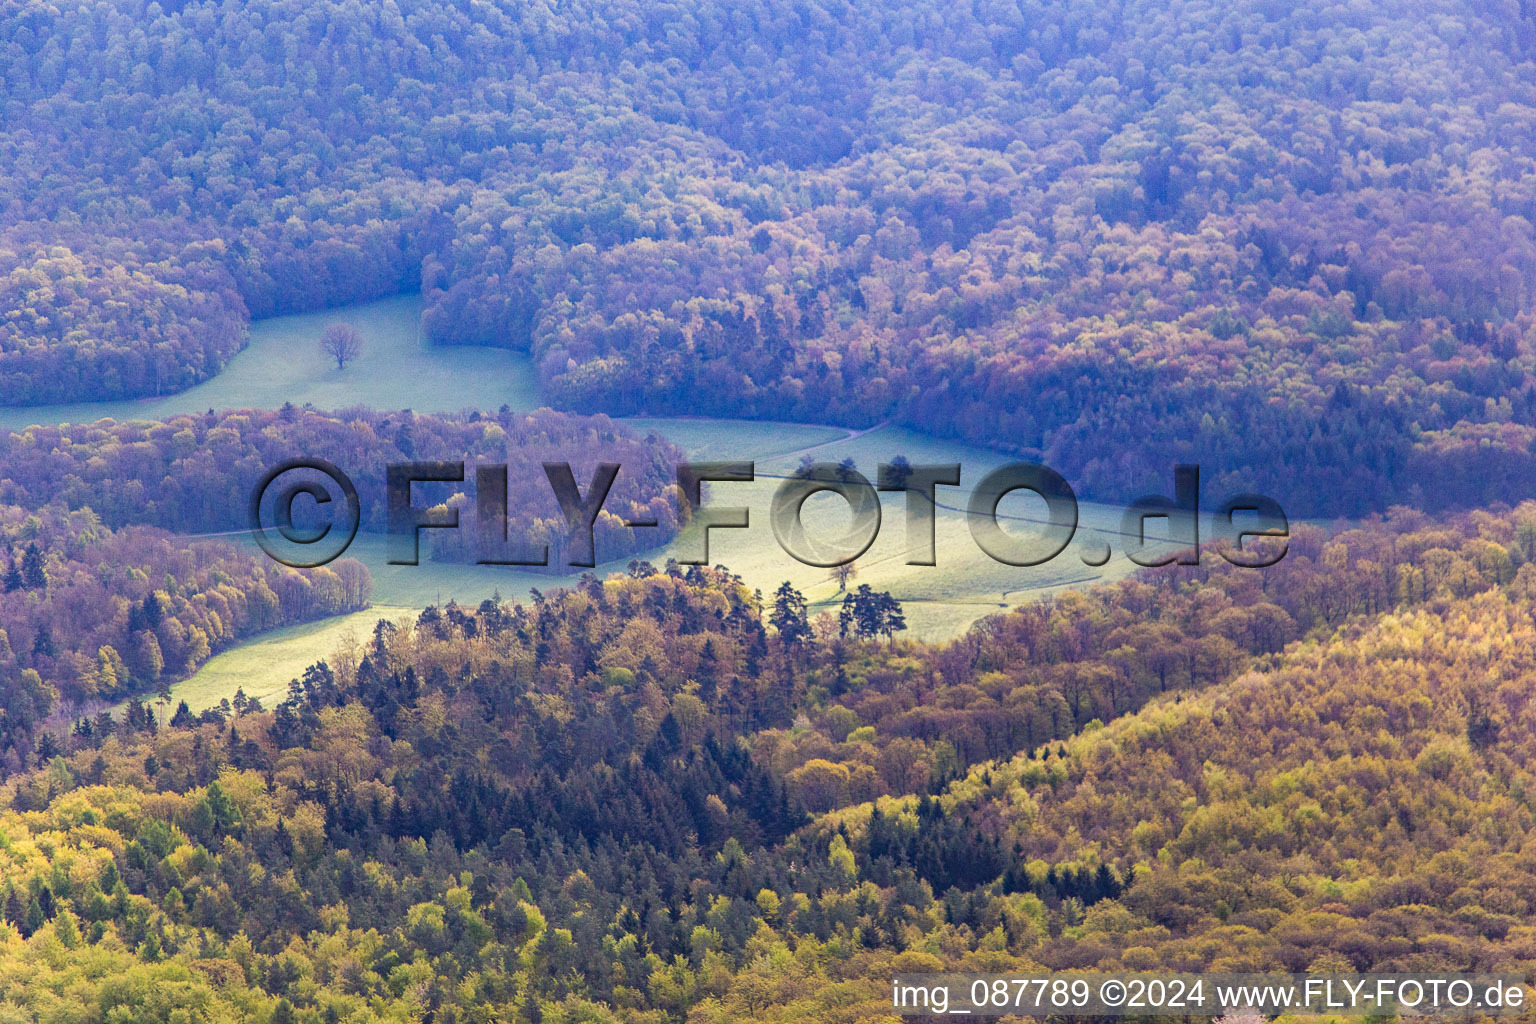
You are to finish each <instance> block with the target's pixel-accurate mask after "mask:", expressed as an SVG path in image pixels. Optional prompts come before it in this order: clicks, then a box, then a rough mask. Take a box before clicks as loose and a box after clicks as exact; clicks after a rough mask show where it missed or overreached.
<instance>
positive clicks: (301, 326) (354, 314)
mask: <svg viewBox="0 0 1536 1024" xmlns="http://www.w3.org/2000/svg"><path fill="white" fill-rule="evenodd" d="M420 307H421V304H420V300H419V298H418V297H416V296H397V297H395V298H390V299H385V300H382V301H378V302H371V303H365V304H362V305H357V306H352V307H348V308H344V309H335V310H329V311H326V312H323V313H313V314H304V315H298V316H285V317H276V318H274V319H271V320H265V321H261V322H258V323H256V324H254V325H252V327H251V336H250V343H249V345H248V346H247V347H246V348H245V350H243V351H242V352H241V353H240V354H239V355H237V356H236V357H235V358H234V359H233V360H232V361H231V362H230V364H229V366H228V367H226V368H225V370H224V372H223V373H221V374H219V375H218V376H217V377H215V378H214V379H213V380H210V381H208V382H206V383H204V384H201V385H198V386H197V387H195V388H192V389H190V390H188V391H185V392H182V393H180V394H177V395H172V396H168V397H166V398H161V399H150V400H142V401H131V402H102V403H87V404H79V405H59V406H35V407H29V408H7V409H0V428H7V429H19V428H21V427H24V426H26V425H28V424H32V423H61V422H81V421H86V422H90V421H94V420H97V419H100V418H102V417H107V416H110V417H113V418H116V419H127V418H158V417H164V416H171V415H175V414H178V413H184V412H198V411H202V410H205V409H209V408H215V409H220V408H275V407H277V406H280V405H282V404H283V403H284V402H293V403H294V404H296V405H302V404H304V403H306V402H307V403H313V404H314V405H315V406H316V407H319V408H322V409H339V408H346V407H348V406H353V405H368V406H372V407H374V408H385V409H398V408H411V409H415V410H417V411H419V412H456V411H459V410H461V409H470V408H478V409H496V408H499V407H500V406H502V405H504V404H505V405H509V406H511V407H512V408H514V409H533V408H537V407H539V406H540V405H541V404H542V402H541V400H540V397H539V393H538V388H537V383H536V379H535V374H534V371H533V368H532V365H531V363H530V361H529V359H528V357H527V356H525V355H522V354H519V353H513V352H510V351H507V350H503V349H490V348H457V347H440V346H432V345H428V344H425V343H424V342H422V341H421V340H420V338H419V336H418V334H419V332H418V330H417V322H418V318H419V315H420ZM341 321H344V322H347V323H350V324H352V325H353V326H355V327H357V328H358V330H359V331H361V332H362V334H363V337H364V341H365V347H364V351H363V354H362V355H361V356H360V357H359V358H358V359H357V360H356V361H355V362H353V363H351V364H349V365H348V366H347V368H346V369H345V370H340V371H338V370H337V369H336V368H335V366H334V365H332V364H327V362H326V359H325V357H324V356H323V355H322V354H321V352H320V350H319V345H318V339H319V337H320V333H321V331H322V330H324V328H325V327H326V325H328V324H331V323H335V322H341ZM624 422H627V423H629V425H630V426H631V427H633V428H634V429H635V430H636V431H638V432H640V433H642V434H644V433H647V432H652V431H654V432H656V433H658V434H661V435H663V436H665V437H667V438H669V439H671V440H672V441H674V442H676V443H677V444H678V445H679V446H680V447H682V448H683V449H684V451H686V452H687V453H688V455H689V457H690V458H693V459H696V460H732V461H747V460H751V461H754V462H755V463H756V471H757V475H758V476H757V479H756V480H755V481H754V482H752V483H746V484H734V483H722V484H715V485H712V492H711V497H710V502H711V503H712V504H716V505H726V506H729V505H742V506H746V507H747V508H748V509H750V517H751V526H750V528H749V529H746V530H716V531H714V532H713V534H712V536H711V538H710V561H711V562H712V563H714V564H717V565H725V566H728V567H729V568H730V569H731V570H732V571H734V572H736V573H738V574H740V575H741V577H742V578H743V579H744V580H746V581H747V583H748V584H749V585H750V586H753V587H755V588H758V589H760V590H761V591H762V592H763V594H764V595H765V597H767V596H771V594H772V592H773V591H774V589H776V588H777V587H778V585H779V584H780V583H782V582H783V581H785V580H788V581H790V582H791V583H792V584H793V585H794V586H795V587H797V588H798V589H800V590H801V591H802V592H804V593H805V595H806V597H807V599H808V600H809V601H810V602H811V604H812V610H813V612H820V611H835V610H836V608H837V606H838V603H839V602H840V600H841V594H840V593H839V591H838V587H837V584H836V583H835V582H834V581H833V580H832V578H831V575H830V572H829V570H826V569H820V568H815V567H812V566H807V565H803V564H801V563H800V562H798V561H797V560H795V559H794V558H792V557H791V556H789V555H788V554H786V553H785V552H784V551H783V550H782V549H781V548H780V546H779V544H778V543H777V541H776V540H775V538H774V535H773V531H772V529H771V527H770V524H769V517H768V512H769V508H770V504H771V502H772V499H773V495H774V492H775V490H776V489H777V488H778V487H779V485H780V484H781V483H782V481H783V478H784V477H786V476H788V475H789V474H790V473H791V472H793V471H794V469H795V468H796V466H797V465H798V463H799V460H800V458H801V457H802V456H803V455H806V454H809V455H810V456H811V457H812V458H814V459H815V460H817V461H828V462H838V461H840V460H842V459H844V458H852V459H853V460H854V461H855V463H856V465H857V467H858V468H859V470H860V471H861V472H863V473H864V474H865V475H866V476H867V477H868V478H870V479H871V480H873V479H875V476H876V472H877V466H878V464H879V463H880V462H882V461H889V460H891V459H892V458H894V457H895V456H897V455H904V456H906V457H907V459H908V460H910V461H911V462H912V463H913V464H922V463H955V462H958V463H960V464H961V466H962V467H963V475H962V478H961V486H960V487H957V488H941V489H940V492H939V510H938V516H937V525H936V548H937V562H938V564H937V565H934V566H913V565H908V564H906V563H907V560H908V552H907V544H906V511H905V496H904V495H901V494H882V495H881V507H882V525H881V528H880V532H879V535H878V537H877V539H876V541H875V543H874V544H873V546H872V547H871V548H870V549H869V550H868V551H867V552H866V553H865V554H864V555H863V556H861V557H860V558H859V559H858V560H857V561H856V563H855V566H856V568H857V575H856V577H855V578H854V580H853V581H852V583H851V585H852V586H857V585H858V584H860V583H868V584H869V585H870V586H872V587H874V588H875V589H877V590H888V591H890V592H891V593H892V594H894V595H895V596H896V597H897V598H899V599H900V600H901V601H902V602H903V604H904V605H905V607H906V613H907V622H908V625H909V631H908V632H907V634H906V635H907V636H908V637H914V638H921V639H930V640H932V639H945V638H948V637H951V636H954V635H956V634H958V633H960V632H962V631H963V630H965V629H966V628H967V627H969V626H970V625H971V624H972V623H973V622H975V621H976V620H977V619H979V618H981V617H982V616H985V615H989V614H992V613H994V612H997V611H1000V610H1002V609H1005V608H1008V607H1011V606H1013V605H1017V604H1020V603H1023V602H1026V601H1029V600H1032V599H1035V598H1037V597H1041V596H1045V595H1047V594H1050V593H1052V592H1055V591H1058V590H1062V589H1065V588H1070V587H1081V586H1084V585H1088V584H1091V583H1095V582H1101V581H1106V580H1113V579H1118V578H1120V577H1123V576H1125V575H1127V574H1128V573H1129V572H1130V571H1132V570H1134V569H1135V566H1134V565H1132V564H1131V563H1130V562H1129V560H1128V559H1126V558H1125V557H1124V554H1123V550H1122V549H1123V545H1122V544H1121V543H1119V538H1118V537H1116V536H1115V535H1114V534H1115V531H1117V530H1118V527H1119V517H1120V511H1119V509H1116V508H1110V507H1106V506H1101V505H1090V504H1086V503H1085V504H1083V505H1082V506H1081V509H1080V524H1079V529H1078V533H1077V536H1076V538H1075V539H1074V541H1073V543H1072V545H1071V546H1070V547H1069V548H1068V549H1067V550H1066V551H1065V552H1063V553H1062V554H1061V555H1060V556H1058V557H1057V558H1055V559H1053V560H1052V561H1051V562H1049V563H1047V564H1045V565H1041V566H1037V567H1033V568H1016V567H1013V566H1009V565H1004V564H1001V563H999V562H995V561H993V560H992V559H991V558H990V557H989V556H987V555H986V554H985V553H984V552H983V551H982V550H981V549H980V548H979V547H977V545H976V543H975V541H974V540H973V539H972V538H971V534H970V530H969V528H968V525H967V516H966V513H965V511H964V508H965V503H966V501H967V499H968V497H969V494H970V491H971V489H972V488H973V487H974V486H975V484H976V482H977V481H978V480H980V479H981V477H982V476H983V475H984V474H985V473H986V472H987V470H989V469H990V468H992V467H994V466H996V465H999V464H1000V463H1002V462H1004V461H1007V459H1006V457H1005V456H1002V455H1000V454H998V453H997V452H993V451H989V450H986V449H982V448H975V447H971V446H968V445H962V444H956V443H954V442H950V441H945V440H942V439H939V438H934V437H929V436H926V435H922V434H917V433H913V432H911V431H907V430H902V429H899V428H895V427H889V426H886V427H879V428H876V429H874V430H870V431H862V432H856V431H850V430H846V429H844V428H841V427H833V426H825V425H819V424H796V423H769V422H755V421H745V420H708V419H693V418H635V419H630V420H627V421H624ZM1042 509H1043V506H1041V507H1040V508H1031V507H1030V506H1029V504H1028V503H1027V502H1026V500H1025V499H1023V498H1017V497H1010V498H1009V499H1006V500H1005V501H1004V503H1003V505H1002V507H1001V508H1000V510H999V511H1000V513H1001V514H1002V516H1004V517H1005V518H1007V517H1022V518H1023V519H1025V520H1027V519H1028V518H1029V517H1031V516H1039V515H1041V514H1042ZM803 522H804V524H805V527H806V530H807V533H808V534H809V535H810V536H813V537H823V538H825V537H836V536H839V535H841V534H842V533H843V532H844V531H845V530H846V528H847V525H848V523H849V522H850V515H849V513H848V509H847V505H846V504H845V503H844V502H843V501H842V500H841V499H840V498H837V497H836V496H833V495H818V496H817V497H814V498H812V499H811V500H809V501H808V502H807V503H806V504H805V507H804V516H803ZM1009 529H1010V532H1018V533H1019V535H1020V536H1021V537H1022V536H1027V535H1028V534H1029V533H1030V532H1031V531H1032V530H1033V529H1034V527H1032V526H1031V525H1030V524H1029V523H1028V522H1027V521H1015V522H1013V523H1012V524H1011V525H1010V527H1009ZM233 539H235V540H236V541H237V542H239V541H240V538H233ZM1106 541H1107V542H1109V545H1110V550H1111V551H1112V553H1113V557H1111V559H1110V561H1109V562H1108V563H1107V564H1105V565H1103V566H1100V567H1097V568H1093V567H1089V566H1087V565H1085V564H1084V562H1083V556H1084V554H1085V553H1091V552H1093V551H1095V550H1102V548H1103V546H1104V543H1105V542H1106ZM696 546H697V538H696V537H694V536H691V535H689V534H686V533H685V534H684V536H682V537H680V538H678V539H677V540H676V541H675V542H674V543H673V544H672V545H670V546H669V547H667V548H666V549H664V550H661V551H657V552H654V553H653V554H652V555H651V556H650V559H651V561H652V562H654V563H655V564H656V565H658V566H660V565H661V564H662V563H663V562H665V560H666V559H667V558H668V557H670V556H673V555H675V554H677V553H679V552H680V551H682V550H689V551H692V550H696ZM347 554H348V555H349V556H350V557H355V558H358V559H359V560H361V561H362V562H363V563H364V564H365V565H367V566H368V568H369V570H370V571H371V572H372V573H373V579H374V595H373V599H374V601H375V602H376V604H377V607H376V608H375V609H373V610H370V611H366V612H358V613H355V614H352V615H346V616H341V617H338V618H336V619H332V620H327V621H324V622H318V623H311V624H308V625H304V626H295V627H290V628H287V629H281V630H277V631H274V632H272V633H269V634H266V635H264V636H261V637H259V638H257V639H255V640H252V641H250V642H248V643H246V644H244V645H242V646H240V647H238V648H235V649H233V650H229V651H225V652H224V653H222V654H220V655H219V656H217V657H215V658H213V659H212V660H211V661H209V662H208V664H207V665H205V666H204V667H203V668H202V670H201V671H199V672H198V673H197V674H196V675H194V676H192V677H191V678H190V679H188V680H185V681H184V682H182V683H180V684H178V685H176V686H175V687H173V693H174V694H175V696H176V699H178V700H181V699H185V700H186V701H187V703H188V704H189V705H191V706H192V707H193V708H194V709H200V708H203V707H207V706H209V705H212V704H217V703H218V701H219V700H220V699H221V698H224V697H230V696H233V694H234V692H235V690H236V689H238V688H240V687H244V688H245V691H246V693H247V694H248V695H250V696H253V697H261V698H262V699H263V700H267V699H268V698H269V697H272V696H277V697H279V698H280V697H281V696H282V695H283V694H284V693H285V692H286V690H287V685H288V681H289V680H290V679H292V678H294V677H295V676H297V675H298V674H299V673H300V672H302V671H303V669H304V668H305V667H306V666H307V665H309V664H310V663H312V662H314V661H316V660H318V659H320V658H324V657H326V656H328V655H329V654H330V653H331V652H332V651H334V650H335V649H337V647H338V646H339V645H341V644H342V643H343V642H344V640H345V638H346V637H347V636H349V635H353V634H357V635H359V636H361V635H364V634H366V633H368V632H369V631H371V630H372V627H373V623H374V622H375V621H377V619H378V618H379V617H380V616H381V615H382V616H384V617H388V618H391V619H393V618H398V617H401V616H404V615H408V614H410V613H411V610H412V609H419V608H421V607H424V606H425V605H428V604H433V603H440V602H446V601H448V600H456V601H458V602H459V603H460V604H478V603H479V602H480V601H481V600H483V599H485V598H487V597H490V596H492V595H493V594H497V593H499V594H500V595H501V596H503V597H506V598H508V599H513V600H524V599H526V598H527V596H528V592H529V590H530V589H531V588H535V587H537V588H539V589H542V590H548V589H551V588H553V587H558V586H562V585H566V586H568V585H571V584H573V583H574V582H575V580H576V574H570V575H564V576H561V575H555V574H552V573H531V572H526V571H523V572H520V571H517V570H514V569H511V568H509V567H505V566H474V565H449V564H437V563H430V562H424V563H423V564H422V565H419V566H392V565H389V564H388V563H387V560H386V557H385V551H384V542H383V538H381V537H376V536H369V535H366V534H365V535H362V536H359V537H358V538H357V539H356V541H355V542H354V543H353V545H352V547H351V548H350V549H349V550H348V552H347ZM626 561H627V559H624V560H620V561H617V562H612V563H608V564H605V565H601V566H599V567H598V569H597V571H598V572H599V573H606V572H616V571H620V570H622V569H623V567H624V563H625V562H626Z"/></svg>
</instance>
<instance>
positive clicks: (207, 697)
mask: <svg viewBox="0 0 1536 1024" xmlns="http://www.w3.org/2000/svg"><path fill="white" fill-rule="evenodd" d="M416 611H417V610H416V609H414V608H397V607H391V606H388V605H376V606H374V607H373V608H370V609H368V610H366V611H361V612H353V613H352V614H351V615H338V616H335V617H334V618H330V619H323V620H321V621H319V622H306V623H304V624H303V625H300V626H285V627H284V628H282V629H274V630H272V631H271V632H269V633H263V634H262V635H261V636H259V637H257V638H256V639H254V640H249V641H247V642H245V643H243V644H241V645H240V646H238V647H234V648H231V649H230V650H227V651H225V652H223V653H222V654H217V655H215V656H214V657H212V658H210V659H209V660H208V662H207V664H205V665H204V666H203V667H202V668H201V669H200V670H199V671H198V672H197V674H196V675H194V676H192V677H191V678H189V679H184V680H182V681H181V682H179V683H176V684H174V685H173V686H172V687H171V701H172V705H171V706H172V707H174V706H175V702H176V701H181V700H184V701H186V702H187V705H188V706H189V707H190V708H191V709H192V710H193V711H202V710H203V709H204V708H209V707H213V706H214V705H215V704H217V703H218V702H219V701H221V700H224V699H226V698H232V697H234V695H235V691H236V690H242V689H243V690H244V691H245V695H246V696H247V697H256V698H259V699H260V700H261V702H262V703H263V704H264V705H266V706H267V707H268V708H270V707H272V706H273V705H274V704H276V703H277V702H278V701H281V700H282V699H283V698H284V697H286V696H287V695H288V682H289V680H291V679H297V678H298V677H299V676H300V675H302V674H303V672H304V670H305V669H306V668H308V667H309V666H310V665H312V664H313V663H315V662H316V661H319V660H320V659H322V658H326V657H329V656H330V655H331V653H332V652H334V651H338V650H341V649H342V648H343V647H345V646H347V645H348V644H349V643H351V642H354V641H355V642H357V643H365V642H366V641H367V640H368V638H369V637H370V636H372V635H373V626H374V623H376V622H378V621H379V620H380V619H388V620H389V621H391V622H398V621H400V620H402V619H409V618H412V617H414V616H415V614H416ZM150 699H152V698H150Z"/></svg>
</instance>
